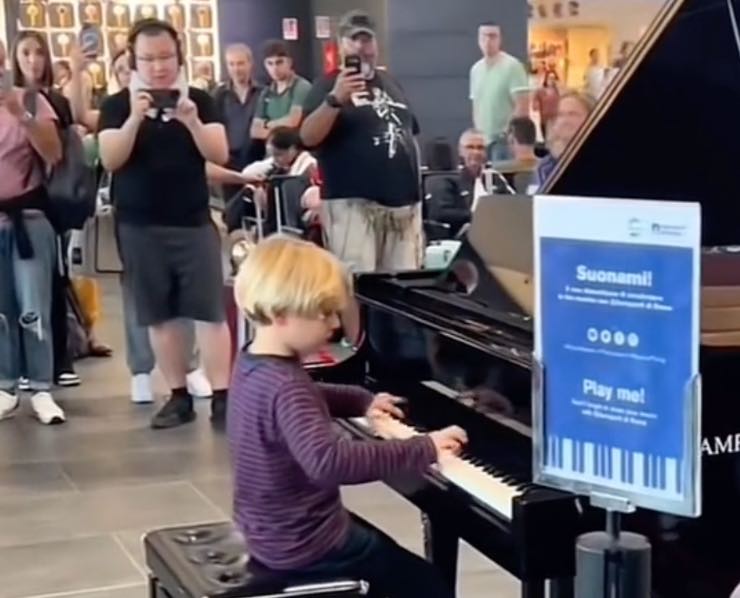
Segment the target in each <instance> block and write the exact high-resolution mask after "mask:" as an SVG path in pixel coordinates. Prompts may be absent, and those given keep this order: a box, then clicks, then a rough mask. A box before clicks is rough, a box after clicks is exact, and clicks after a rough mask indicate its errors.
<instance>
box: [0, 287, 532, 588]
mask: <svg viewBox="0 0 740 598" xmlns="http://www.w3.org/2000/svg"><path fill="white" fill-rule="evenodd" d="M104 288H105V290H106V295H105V321H104V325H103V327H102V328H101V331H100V336H101V338H102V339H103V340H105V341H107V342H109V343H111V344H112V345H113V346H114V347H115V349H116V354H115V357H114V358H113V359H110V360H99V361H88V362H83V363H81V364H80V365H79V373H80V375H81V376H82V378H83V380H84V384H83V386H81V387H80V388H77V389H71V390H69V391H66V392H63V393H62V392H60V393H58V395H57V396H58V397H60V398H61V399H62V401H61V402H62V403H63V405H64V408H65V409H66V411H67V414H68V418H69V421H68V423H67V424H66V425H65V426H58V427H49V428H47V427H43V426H41V425H39V424H37V423H36V422H35V421H34V420H32V419H31V418H30V416H29V414H28V410H27V406H24V408H23V409H22V411H21V413H20V414H19V415H17V416H16V417H15V418H14V419H12V420H9V421H5V422H0V598H28V597H32V596H33V597H36V598H40V597H42V596H43V597H45V598H51V597H62V596H64V597H72V596H81V597H83V596H84V597H85V598H134V597H136V598H139V597H144V596H146V589H145V566H144V559H143V552H142V548H141V536H142V534H143V533H144V532H145V531H146V530H149V529H152V528H156V527H162V526H167V525H175V524H184V523H196V522H206V521H215V520H223V519H226V518H227V517H228V513H229V508H230V489H229V488H230V484H229V477H228V464H227V459H226V447H225V443H224V438H223V437H222V436H221V435H219V434H216V433H214V432H213V431H212V430H211V428H210V425H209V422H208V417H207V415H208V404H207V401H203V402H201V403H200V404H199V405H198V409H199V416H200V417H199V419H198V420H197V421H196V422H195V423H194V424H192V425H189V426H186V427H183V428H179V429H176V430H169V431H159V432H155V431H152V430H151V429H150V428H149V427H148V421H149V417H150V415H151V412H152V409H153V408H152V407H149V406H134V405H132V404H130V403H129V401H128V398H127V396H126V393H127V391H128V378H127V372H126V369H125V363H124V359H123V342H122V327H121V308H120V303H119V301H118V299H117V293H118V289H117V286H116V284H115V282H114V281H106V282H105V284H104ZM345 497H346V502H347V504H348V506H349V507H350V508H352V509H354V510H356V511H357V512H358V513H360V514H361V515H363V516H364V517H366V518H367V519H369V520H370V521H373V522H374V523H375V524H377V525H378V526H380V527H382V528H383V529H385V530H386V531H387V532H389V533H390V534H391V535H392V536H394V537H395V538H397V539H398V541H399V542H401V543H402V544H404V545H405V546H407V547H409V548H410V549H412V550H417V551H419V550H420V549H421V533H420V530H419V524H418V521H419V516H418V512H417V511H416V510H415V509H414V508H413V507H411V506H410V505H408V504H407V503H406V502H405V501H404V500H403V499H401V498H399V497H398V496H397V495H395V494H393V493H391V492H390V491H389V490H387V489H386V488H385V487H384V486H382V485H380V484H374V485H370V486H366V487H354V488H347V489H346V490H345ZM517 589H518V584H517V582H516V580H515V579H514V578H512V577H511V576H509V575H508V574H506V573H504V572H502V571H500V570H498V569H497V568H496V567H495V566H494V565H493V564H492V563H490V562H489V561H487V560H486V559H484V558H482V557H481V556H480V555H478V554H477V553H476V552H475V551H473V550H472V549H470V548H469V547H463V551H462V558H461V579H460V586H459V592H458V594H459V596H461V597H464V598H478V597H481V598H482V597H484V596H485V597H487V598H494V597H495V598H510V597H514V596H515V595H516V594H517V592H516V590H517Z"/></svg>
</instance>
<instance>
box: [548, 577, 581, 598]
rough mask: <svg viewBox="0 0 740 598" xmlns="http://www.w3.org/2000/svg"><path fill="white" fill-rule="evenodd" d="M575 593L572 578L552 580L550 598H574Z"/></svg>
mask: <svg viewBox="0 0 740 598" xmlns="http://www.w3.org/2000/svg"><path fill="white" fill-rule="evenodd" d="M574 591H575V590H574V586H573V578H572V577H561V578H560V579H551V580H550V598H573V593H574Z"/></svg>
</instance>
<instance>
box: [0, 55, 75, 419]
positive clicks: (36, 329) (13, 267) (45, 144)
mask: <svg viewBox="0 0 740 598" xmlns="http://www.w3.org/2000/svg"><path fill="white" fill-rule="evenodd" d="M15 49H16V50H19V49H20V42H16V44H15ZM23 49H26V50H27V51H26V52H25V53H24V54H23V56H24V58H25V63H38V62H39V59H38V57H37V53H36V52H35V51H32V50H31V49H28V48H27V47H26V45H24V46H23ZM16 55H17V53H16ZM13 65H14V68H15V70H16V71H20V68H19V66H18V60H17V59H14V61H13ZM48 68H49V71H48V72H49V74H50V72H51V67H50V66H49V67H48ZM18 78H20V77H18ZM29 106H30V108H31V109H29ZM56 123H57V115H56V114H55V112H54V110H53V108H52V106H51V104H50V103H49V102H48V100H47V99H46V98H45V97H44V95H43V94H41V93H38V91H37V89H36V88H32V89H24V88H22V87H21V86H20V85H17V86H16V85H14V76H13V72H12V71H10V70H8V69H7V68H6V66H5V56H4V52H3V56H2V59H1V60H0V420H1V419H5V418H7V417H10V416H12V415H13V414H14V413H15V411H16V410H17V409H18V407H19V398H18V390H19V389H18V380H19V378H20V376H21V374H22V373H24V374H25V375H27V376H28V379H29V380H28V387H29V390H30V391H31V397H30V404H31V408H32V409H33V412H34V414H35V416H36V418H37V419H38V420H39V421H40V422H41V423H44V424H59V423H63V422H64V421H65V415H64V411H63V410H62V409H61V407H59V405H57V404H56V402H55V401H54V399H53V398H52V396H51V394H50V390H51V387H52V384H53V382H54V379H53V375H54V352H53V336H52V326H51V305H52V271H53V269H54V267H55V265H56V263H57V247H56V234H55V232H54V229H53V228H52V225H51V223H50V221H49V219H48V218H47V213H48V209H49V197H48V193H47V192H46V188H45V185H44V169H45V168H46V167H48V166H52V165H54V164H55V163H56V162H58V161H59V160H60V158H61V156H62V145H61V140H60V138H59V135H58V133H57V126H56Z"/></svg>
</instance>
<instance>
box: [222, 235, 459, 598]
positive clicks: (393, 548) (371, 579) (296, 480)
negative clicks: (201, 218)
mask: <svg viewBox="0 0 740 598" xmlns="http://www.w3.org/2000/svg"><path fill="white" fill-rule="evenodd" d="M349 280H350V279H349V277H348V275H347V273H346V272H345V270H344V269H343V267H342V265H341V264H340V262H339V261H338V260H337V259H335V258H334V257H333V256H332V255H331V254H329V253H328V252H326V251H324V250H323V249H320V248H319V247H317V246H315V245H313V244H310V243H307V242H304V241H299V240H296V239H290V238H286V237H280V236H274V237H271V238H268V239H266V240H265V241H263V242H261V243H260V244H258V245H257V246H256V248H254V249H253V250H252V252H251V253H250V255H249V257H248V258H247V259H246V260H245V262H244V263H243V264H242V266H241V268H240V271H239V274H238V276H237V278H236V283H235V295H236V301H237V304H238V305H239V307H240V309H241V310H242V311H243V312H244V313H245V314H246V316H247V317H248V318H249V319H250V320H251V322H252V324H253V326H254V327H255V334H254V338H253V340H252V342H251V343H250V344H249V346H248V347H247V349H246V350H245V351H244V352H243V354H242V355H241V356H240V358H239V361H238V363H237V365H236V367H235V370H234V375H233V380H232V386H231V389H230V399H229V402H228V406H229V407H228V408H229V412H228V415H227V430H228V438H229V445H230V449H231V455H232V463H233V471H234V486H235V487H234V519H235V521H236V523H237V525H238V526H239V527H240V528H241V530H242V531H243V532H244V534H245V536H246V538H247V542H248V544H249V550H250V554H251V556H252V557H253V558H255V559H256V560H257V561H259V562H260V563H262V564H263V565H265V566H266V567H268V568H270V569H273V570H279V571H290V572H291V573H294V574H302V573H305V574H307V575H308V576H311V575H312V574H316V575H322V576H326V575H329V576H340V577H341V576H350V577H353V578H356V579H363V580H365V581H367V582H368V583H369V584H370V587H371V595H372V596H378V597H385V598H414V597H419V598H422V597H423V598H450V597H451V596H453V595H454V592H453V591H452V590H450V589H449V588H447V587H446V585H445V582H444V581H443V580H442V578H441V576H440V575H439V573H438V572H437V570H436V569H435V568H434V566H433V565H431V564H430V563H428V562H427V561H425V560H424V559H422V558H420V557H418V556H416V555H414V554H412V553H410V552H408V551H407V550H405V549H403V548H401V547H400V546H399V545H398V544H396V543H395V542H394V541H393V540H392V539H391V538H389V537H388V536H386V535H384V534H383V533H382V532H380V531H379V530H377V529H375V528H373V527H372V526H370V525H369V524H367V523H365V522H364V521H361V520H360V519H359V518H357V517H355V516H353V515H351V514H350V513H348V512H347V510H346V509H345V508H344V507H343V505H342V501H341V498H340V493H339V488H340V486H341V485H342V484H362V483H365V482H372V481H376V480H381V479H383V478H386V477H388V476H393V475H396V474H401V473H407V474H419V475H420V474H421V473H422V472H423V471H424V470H425V469H427V468H428V467H429V466H430V465H432V464H433V463H435V462H436V461H437V460H438V459H439V458H440V457H441V456H443V455H444V454H445V453H447V452H451V453H455V452H458V451H459V450H460V448H461V446H462V445H463V444H464V443H465V442H466V441H467V438H466V436H465V432H464V431H463V430H461V429H460V428H457V427H451V428H447V429H444V430H441V431H438V432H432V433H430V434H428V435H419V436H415V437H413V438H411V439H407V440H388V441H381V440H378V441H356V440H348V439H345V438H343V437H341V436H340V435H339V434H338V433H337V432H336V430H335V429H334V427H333V425H332V417H361V416H367V417H368V418H370V419H371V420H372V419H381V418H387V417H391V416H394V417H402V413H401V412H400V410H399V409H398V407H397V406H396V404H395V402H396V401H397V399H396V398H394V397H391V396H390V395H386V394H380V395H375V396H373V395H372V394H370V393H369V392H368V391H366V390H364V389H362V388H359V387H351V386H339V385H326V384H317V383H315V382H313V381H312V380H311V378H310V377H309V375H308V374H307V373H306V371H305V370H304V369H303V368H302V367H301V357H302V356H304V355H306V354H310V353H312V352H314V351H316V350H317V349H318V348H320V347H322V346H323V345H324V344H325V343H326V341H327V339H328V338H329V337H330V336H331V335H332V332H333V331H334V329H335V328H336V327H337V326H339V320H338V317H337V314H338V313H339V312H340V311H341V310H342V309H343V308H344V307H345V306H346V303H347V301H348V299H349V295H350V293H351V289H350V282H349Z"/></svg>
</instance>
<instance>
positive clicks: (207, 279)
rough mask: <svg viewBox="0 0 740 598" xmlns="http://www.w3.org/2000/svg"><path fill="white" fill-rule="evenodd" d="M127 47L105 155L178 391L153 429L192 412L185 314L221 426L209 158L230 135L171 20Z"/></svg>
mask: <svg viewBox="0 0 740 598" xmlns="http://www.w3.org/2000/svg"><path fill="white" fill-rule="evenodd" d="M129 43H130V46H131V48H132V63H133V66H134V71H135V72H134V74H133V77H132V82H131V85H130V86H129V88H128V89H124V90H122V91H120V92H119V93H117V94H115V95H113V96H111V97H109V98H108V99H107V100H106V101H105V102H104V103H103V105H102V107H101V114H100V125H99V129H100V157H101V160H102V162H103V165H104V166H105V167H106V169H107V170H109V171H110V172H113V173H114V176H115V184H116V214H117V219H118V223H119V231H118V233H119V241H120V248H121V256H122V260H123V266H124V270H125V273H126V276H128V277H130V282H131V284H132V288H133V294H134V302H135V304H136V312H137V315H138V318H139V323H140V324H141V325H143V326H148V327H149V331H150V337H151V340H152V348H153V349H154V354H155V356H156V359H157V364H158V365H159V368H160V369H161V371H162V373H163V374H164V376H165V379H166V380H167V382H168V384H169V385H170V387H171V389H172V397H171V398H170V400H169V401H168V402H167V403H166V404H165V406H164V407H163V408H162V409H161V410H160V411H159V413H157V414H156V415H155V417H154V419H153V420H152V426H153V427H155V428H168V427H172V426H177V425H180V424H183V423H186V422H188V421H192V419H193V418H194V417H195V414H194V411H193V400H192V397H191V396H190V395H189V394H188V392H187V385H186V374H187V370H188V367H187V365H188V364H187V361H186V359H185V358H184V355H183V351H182V350H181V346H182V345H183V339H182V332H181V327H180V326H179V325H178V323H177V322H176V320H177V319H178V318H186V319H191V320H195V321H196V323H197V324H196V336H197V338H198V345H199V348H200V350H201V354H202V357H203V361H204V365H205V369H206V373H207V374H208V377H209V379H210V382H211V385H212V387H213V403H212V417H213V419H214V421H215V422H217V423H220V422H221V421H222V420H223V418H224V416H225V407H226V389H227V388H228V384H229V370H230V361H231V357H230V355H231V347H230V344H231V343H230V336H229V330H228V327H227V325H226V322H225V313H224V305H223V302H222V293H223V269H222V259H221V258H222V253H221V243H220V239H219V235H218V233H217V231H216V228H215V227H214V225H213V223H212V222H211V220H210V210H209V195H208V185H207V182H206V162H212V163H216V164H224V163H226V161H227V160H228V144H227V141H226V134H225V131H224V127H223V125H222V124H221V123H220V122H218V117H217V114H216V108H215V105H214V103H213V100H212V99H211V98H210V96H208V94H207V93H205V92H204V91H200V90H198V89H195V88H192V87H191V88H189V87H188V86H187V83H186V82H185V79H184V76H183V72H182V65H183V60H182V55H181V51H180V47H179V44H178V39H177V32H176V31H175V30H174V29H173V28H172V27H171V26H170V25H169V24H167V23H164V22H162V21H158V20H154V19H147V20H143V21H139V22H138V23H137V24H136V25H135V26H134V28H133V29H132V31H131V35H130V39H129Z"/></svg>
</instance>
